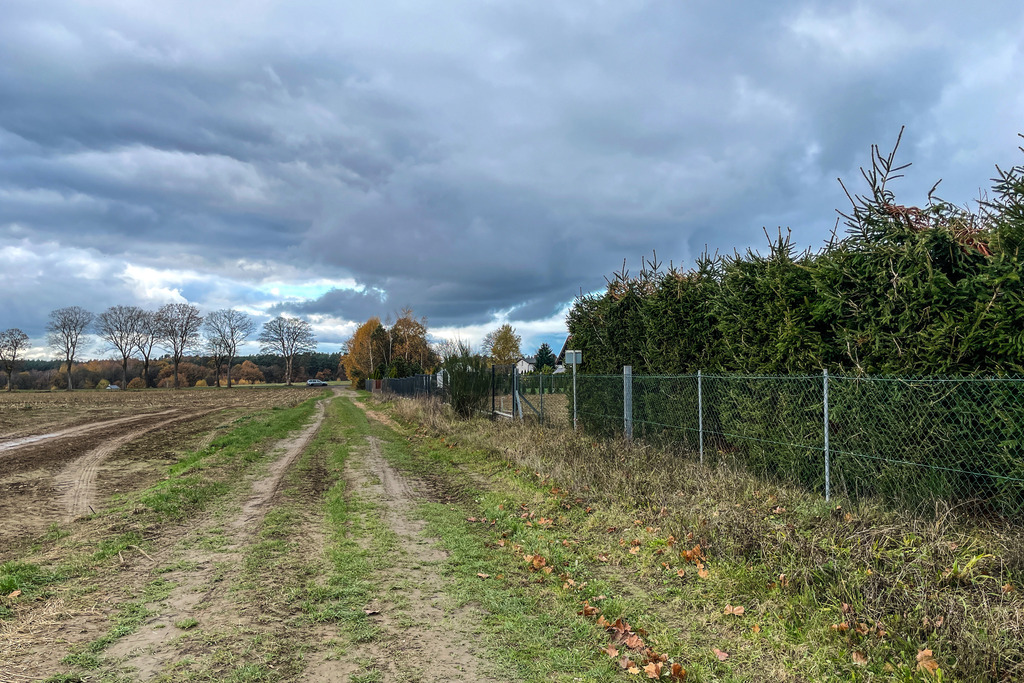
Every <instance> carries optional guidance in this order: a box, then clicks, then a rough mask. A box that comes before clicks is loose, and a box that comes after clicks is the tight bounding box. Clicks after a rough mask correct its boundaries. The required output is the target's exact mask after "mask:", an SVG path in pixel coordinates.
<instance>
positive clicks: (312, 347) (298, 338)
mask: <svg viewBox="0 0 1024 683" xmlns="http://www.w3.org/2000/svg"><path fill="white" fill-rule="evenodd" d="M258 339H259V342H260V344H261V347H260V351H262V352H263V353H276V354H280V355H281V356H282V357H284V381H285V384H291V383H292V361H293V360H294V359H295V356H296V355H297V354H300V353H310V352H312V351H316V337H315V336H313V327H312V325H310V324H309V323H308V322H307V321H305V320H303V319H301V318H289V317H286V316H278V317H276V318H274V319H273V320H271V321H269V322H266V323H264V324H263V331H262V332H260V336H259V337H258Z"/></svg>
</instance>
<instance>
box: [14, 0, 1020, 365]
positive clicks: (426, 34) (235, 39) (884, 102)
mask: <svg viewBox="0 0 1024 683" xmlns="http://www.w3.org/2000/svg"><path fill="white" fill-rule="evenodd" d="M1022 43H1024V4H1021V3H1020V2H1019V0H1008V1H1002V0H990V1H988V2H984V3H974V4H968V3H963V2H961V1H959V0H957V1H947V0H928V2H923V1H918V0H906V1H904V2H900V3H892V2H886V1H883V0H863V1H859V2H849V3H835V2H796V1H789V0H778V1H775V2H764V0H736V1H734V2H728V3H725V2H709V1H700V0H693V1H689V2H681V1H679V0H666V1H649V2H648V1H644V0H589V1H580V0H560V1H559V2H550V1H548V2H533V1H516V2H511V1H505V2H498V1H495V0H445V1H444V2H440V1H437V0H435V1H426V0H424V1H419V2H417V1H413V0H402V1H397V0H392V1H386V0H373V1H372V2H364V1H362V0H348V1H346V2H327V1H324V2H306V1H299V0H291V1H289V2H278V1H275V0H246V1H245V2H242V1H223V0H202V1H201V2H200V1H197V0H175V1H174V2H163V1H160V0H149V1H147V2H127V1H125V0H92V1H90V2H88V3H82V2H69V1H55V0H5V2H4V9H3V20H2V21H0V329H6V328H8V327H19V328H21V329H23V330H24V331H25V332H27V333H28V334H29V335H30V337H32V339H33V345H34V347H33V349H32V352H31V354H30V355H32V356H33V357H42V358H45V357H52V356H54V354H53V353H52V352H51V351H49V350H47V349H46V348H45V340H44V335H45V325H46V320H47V316H48V314H49V312H50V311H52V310H53V309H56V308H59V307H63V306H72V305H78V306H83V307H85V308H87V309H89V310H92V311H95V312H97V313H98V312H101V311H102V310H104V309H105V308H106V307H108V306H113V305H118V304H132V305H138V306H143V307H145V308H150V309H155V308H157V307H159V306H160V305H162V304H164V303H169V302H189V303H193V304H195V305H197V306H198V307H199V308H200V309H201V310H202V311H204V312H206V311H211V310H215V309H220V308H229V307H233V308H236V309H239V310H242V311H245V312H247V313H250V314H251V315H253V316H254V317H255V318H256V320H257V321H258V322H263V321H266V320H268V319H270V318H271V317H273V316H276V315H291V316H300V317H303V318H305V319H307V320H309V321H310V322H311V323H312V324H313V327H314V330H315V333H316V335H317V338H318V339H319V341H320V349H321V350H324V351H335V350H338V349H339V348H340V347H341V346H342V344H343V343H344V341H345V339H346V338H348V337H349V336H351V334H352V332H353V331H354V330H355V328H356V327H357V326H358V325H359V324H360V323H362V322H363V321H365V320H366V319H367V318H369V317H370V316H373V315H377V316H380V317H381V318H382V319H384V318H386V317H387V316H388V315H389V314H390V315H391V317H392V318H393V317H395V312H396V311H400V310H401V309H402V308H405V307H411V308H412V309H413V310H414V311H415V313H416V314H417V315H419V316H426V317H427V319H428V324H429V327H430V329H431V334H432V335H433V336H434V337H435V338H454V337H458V338H460V339H462V340H465V341H469V342H471V343H474V344H478V343H479V341H480V340H481V339H482V337H483V335H484V334H485V333H486V332H488V331H490V330H492V329H494V328H496V327H497V326H498V325H500V324H502V323H504V322H509V323H510V324H512V325H513V326H514V327H515V328H516V330H517V332H518V333H519V334H520V335H521V336H522V337H523V345H522V347H523V351H524V353H532V352H533V351H534V350H535V349H536V347H537V345H539V344H540V343H541V342H547V343H549V344H550V345H551V346H552V347H555V348H556V350H557V348H558V347H559V346H561V343H562V341H563V340H564V338H565V322H564V321H565V314H566V312H567V310H568V307H569V306H571V304H572V301H573V299H574V297H577V296H578V295H579V294H580V293H581V292H584V293H585V292H590V291H595V290H600V289H601V288H602V287H603V286H604V284H605V277H606V276H609V275H610V274H611V273H612V272H613V271H616V270H618V269H620V268H621V267H622V265H623V259H625V260H626V265H627V267H629V268H630V269H632V270H634V271H635V270H637V269H638V268H639V267H640V265H641V263H642V261H641V259H642V258H644V257H650V256H651V255H652V254H653V253H655V252H656V253H657V256H658V258H659V259H660V260H663V261H665V262H669V261H671V262H672V263H674V264H675V265H681V266H684V267H686V266H688V265H691V264H692V263H693V260H694V258H695V257H696V256H697V255H699V254H700V253H701V252H702V251H704V250H705V249H709V250H710V251H712V252H714V251H719V252H723V253H732V252H733V250H739V251H741V252H742V251H745V250H746V249H747V248H755V249H758V248H763V247H764V245H765V244H766V238H765V234H764V229H765V228H767V229H768V231H769V232H773V231H776V230H777V229H778V228H779V227H782V228H788V229H791V230H792V233H793V239H794V240H795V241H796V242H797V243H798V244H799V245H801V246H806V247H814V248H817V247H819V246H820V245H821V244H822V243H823V242H824V241H825V240H826V239H827V238H828V236H829V234H830V233H831V232H832V230H833V229H834V227H835V224H836V210H837V209H842V208H844V206H846V205H847V200H846V198H845V195H844V194H843V190H842V188H841V187H840V185H839V182H838V181H837V179H838V178H842V179H843V180H844V181H845V182H846V183H847V186H848V187H850V188H851V189H852V190H859V189H862V185H863V181H862V180H860V174H859V171H858V169H859V168H860V167H861V166H863V165H865V164H868V163H870V147H871V145H872V144H879V145H880V146H881V147H882V148H883V149H889V148H891V146H892V145H893V143H894V142H895V140H896V137H897V135H898V134H899V131H900V128H901V127H903V126H905V127H906V132H905V133H904V136H903V142H902V145H901V147H900V154H899V157H898V158H899V159H900V160H901V161H904V162H912V163H913V166H912V167H911V168H910V169H908V171H907V177H906V178H905V179H904V180H902V181H900V183H899V184H898V185H896V187H895V189H896V192H897V201H899V202H900V203H903V204H921V203H923V202H924V200H925V196H926V193H927V190H928V189H929V188H930V187H931V186H932V185H933V184H934V182H935V181H936V180H938V179H940V178H941V179H942V180H943V182H942V184H941V185H940V186H939V194H940V195H941V196H942V197H943V198H945V199H947V200H950V201H954V202H956V203H959V204H964V203H968V202H970V201H972V200H974V199H976V198H977V197H978V196H979V191H980V190H982V189H987V188H988V187H990V178H992V177H993V176H994V174H995V166H996V165H997V164H998V165H1000V166H1002V167H1008V166H1014V165H1019V164H1021V163H1024V155H1022V154H1021V152H1020V151H1019V149H1018V144H1020V143H1021V140H1020V139H1019V138H1018V136H1017V135H1018V133H1020V132H1022V131H1024V117H1022V115H1024V89H1022V88H1021V87H1020V85H1021V84H1022V83H1024V52H1022ZM249 350H251V351H255V346H254V345H252V346H250V349H249ZM103 354H104V350H103V348H102V347H101V346H100V345H98V344H97V345H96V346H94V347H92V348H91V349H90V350H89V351H88V352H87V355H89V356H92V357H101V356H103Z"/></svg>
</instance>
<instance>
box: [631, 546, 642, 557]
mask: <svg viewBox="0 0 1024 683" xmlns="http://www.w3.org/2000/svg"><path fill="white" fill-rule="evenodd" d="M629 554H630V555H639V554H640V548H637V547H636V546H633V547H632V548H630V549H629Z"/></svg>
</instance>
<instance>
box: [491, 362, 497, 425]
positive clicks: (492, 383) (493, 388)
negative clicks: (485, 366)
mask: <svg viewBox="0 0 1024 683" xmlns="http://www.w3.org/2000/svg"><path fill="white" fill-rule="evenodd" d="M495 391H496V389H495V386H494V363H491V419H492V420H496V419H498V416H497V415H495V414H494V392H495Z"/></svg>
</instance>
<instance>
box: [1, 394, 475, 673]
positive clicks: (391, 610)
mask: <svg viewBox="0 0 1024 683" xmlns="http://www.w3.org/2000/svg"><path fill="white" fill-rule="evenodd" d="M239 393H242V392H239ZM336 393H341V394H342V395H348V396H351V394H349V393H348V392H337V391H336ZM308 396H309V393H308V392H301V394H300V395H297V396H296V399H295V400H299V399H301V398H307V397H308ZM275 398H277V399H278V400H280V398H281V397H280V395H279V396H277V397H275ZM356 403H357V405H358V404H359V403H360V402H356ZM324 404H325V402H321V403H320V404H318V407H317V412H316V415H315V417H314V418H313V419H312V420H311V421H310V423H309V424H308V425H307V426H306V427H304V428H303V429H301V430H299V431H298V432H297V433H295V434H294V435H293V436H291V437H289V438H287V439H284V440H282V441H281V442H279V443H278V444H277V445H276V446H275V447H274V449H273V451H272V453H274V454H275V455H274V457H273V458H272V460H271V462H270V464H269V465H268V466H267V467H266V468H265V469H264V470H263V471H262V472H261V473H258V474H254V475H252V479H251V481H250V484H249V486H248V487H246V489H245V491H246V493H244V494H243V495H241V496H239V497H238V498H236V499H235V500H234V503H233V504H232V503H231V502H230V501H227V502H226V503H225V505H223V506H219V507H218V509H217V510H215V511H212V512H209V513H207V514H204V515H203V516H201V517H199V518H196V519H193V520H190V522H189V523H188V524H186V525H169V526H167V527H165V528H160V529H158V530H156V531H154V532H153V533H152V534H150V533H147V543H148V545H147V546H146V548H147V549H146V551H143V550H142V549H141V548H137V547H135V546H131V547H130V550H126V551H124V555H123V556H121V557H120V565H119V566H118V567H117V569H116V570H115V571H113V572H108V573H105V574H103V575H100V576H96V577H94V578H91V579H90V585H89V586H87V587H85V586H82V587H79V588H78V589H76V590H80V591H83V592H81V593H74V592H73V593H71V594H67V593H61V594H59V595H54V596H52V597H50V598H48V599H46V600H42V601H36V602H32V603H25V604H23V605H19V607H18V613H17V618H16V619H15V620H13V621H12V620H8V621H2V620H0V681H6V680H11V681H22V680H38V679H40V678H43V677H46V676H48V675H52V674H54V673H57V672H59V671H63V670H66V667H64V666H62V665H61V664H60V662H61V659H62V658H63V657H64V656H65V655H66V654H67V653H68V652H69V651H70V650H71V649H72V648H73V647H74V646H75V645H76V644H82V643H87V642H90V641H94V640H95V639H96V638H98V637H100V636H102V635H103V634H105V633H107V632H109V629H110V628H111V625H112V623H113V622H112V619H114V618H116V616H117V614H118V613H119V612H121V611H122V610H123V609H124V607H125V602H126V600H132V599H136V598H137V596H139V595H142V594H143V591H144V590H145V588H146V586H147V585H150V584H152V583H153V582H154V581H161V582H166V583H164V584H163V585H166V586H168V588H169V593H168V594H167V595H166V597H163V598H160V599H156V600H154V601H153V602H150V603H147V604H145V605H143V606H142V607H143V608H144V609H145V610H146V611H147V612H148V613H149V616H148V617H146V619H145V621H144V623H143V624H142V626H141V627H139V628H138V629H137V630H135V631H134V633H131V634H129V635H126V636H124V637H122V638H119V639H118V640H116V641H115V642H114V643H113V644H112V645H110V646H109V647H108V648H107V649H106V650H105V651H104V652H103V654H102V660H103V662H104V664H103V667H104V669H105V670H106V671H107V672H108V673H110V674H112V675H114V677H115V678H117V679H118V680H122V679H123V680H151V679H155V678H160V679H161V680H165V679H171V680H178V679H179V678H181V677H185V678H189V680H191V679H192V678H191V677H192V676H195V677H196V679H198V680H216V679H217V676H218V675H220V674H219V673H218V672H225V671H228V669H226V668H224V667H225V666H226V665H225V664H224V663H223V661H222V659H223V658H227V657H230V656H235V657H238V658H244V660H249V661H251V660H252V653H251V651H250V649H251V648H253V647H259V644H260V643H264V642H277V643H279V644H280V643H282V642H289V643H291V644H292V645H291V646H290V649H291V651H294V652H297V653H299V654H298V656H297V659H295V660H294V661H283V662H278V661H277V660H273V657H272V656H271V655H267V657H268V659H267V661H273V662H274V666H278V667H280V668H281V669H282V671H284V670H287V671H289V672H290V673H285V674H284V677H285V679H286V680H304V681H344V680H348V678H349V677H351V675H353V674H355V673H356V672H357V671H359V670H360V666H365V662H366V661H367V660H372V661H373V662H374V667H375V668H376V669H377V670H378V671H379V672H381V674H382V676H383V678H382V679H381V680H383V681H386V682H388V683H390V682H392V681H407V680H419V681H493V680H495V679H493V678H489V677H488V676H487V675H486V671H485V668H484V664H483V660H482V659H481V658H480V656H479V655H478V652H477V647H475V646H474V644H473V643H474V642H475V640H476V639H477V634H476V633H475V627H476V624H478V623H479V622H480V615H479V614H478V613H477V610H476V609H475V608H474V607H472V606H468V607H461V608H455V607H452V606H451V605H449V604H447V599H446V598H445V597H444V579H443V578H442V576H441V573H440V570H441V566H442V564H443V563H444V561H445V559H446V554H445V553H444V551H443V550H441V549H440V548H439V547H438V546H437V544H436V541H435V539H432V538H430V537H429V536H427V535H426V533H425V523H424V522H423V521H422V520H420V519H417V517H416V509H417V506H418V505H419V504H420V503H421V502H423V501H424V500H427V499H430V498H433V497H434V495H435V494H434V493H433V492H432V489H431V487H430V486H429V485H428V484H427V483H425V482H419V481H416V480H413V479H409V478H407V477H404V476H402V475H401V474H400V473H398V472H397V471H395V470H394V469H393V468H391V467H390V466H389V465H388V463H387V462H386V461H385V459H384V457H383V455H382V452H381V444H380V442H379V441H378V440H377V439H375V438H373V437H370V438H367V439H366V440H365V441H364V440H361V441H360V442H358V443H354V444H351V446H352V449H351V456H350V457H349V459H348V461H347V466H346V471H345V473H344V476H345V477H346V479H347V480H348V485H349V488H348V490H349V491H351V492H352V495H357V496H360V497H363V498H365V499H366V500H368V501H370V502H372V503H373V504H374V505H375V506H376V509H378V510H380V511H382V514H383V521H384V522H385V523H386V524H387V526H388V527H389V529H390V531H391V532H393V533H394V534H395V535H396V536H397V538H398V539H399V544H398V545H399V548H400V550H399V551H398V552H396V553H395V554H394V556H393V557H389V558H388V560H389V566H388V567H387V568H386V569H385V570H383V571H382V572H381V574H380V576H379V581H380V582H381V585H382V586H384V587H385V588H384V589H382V590H381V591H380V592H379V594H380V595H382V596H396V597H395V598H394V600H395V601H394V602H392V601H391V600H389V599H387V597H385V598H383V599H382V601H380V602H375V603H373V604H371V605H367V606H366V609H368V610H370V611H371V612H376V614H373V615H372V617H371V618H372V619H373V620H374V621H375V622H376V623H377V625H378V627H379V628H380V629H381V635H380V637H379V638H376V639H375V640H374V641H373V642H370V643H355V644H352V645H351V647H349V648H348V651H347V652H346V653H345V654H344V655H343V656H341V657H339V656H338V653H337V651H336V650H335V649H334V645H335V643H336V642H337V641H338V640H345V638H344V634H343V633H342V631H340V630H339V629H340V628H343V627H339V626H336V625H320V624H310V623H308V622H307V621H304V620H303V619H301V612H300V611H298V610H299V608H298V606H297V605H296V604H295V603H294V602H289V599H288V597H287V594H288V591H289V590H290V589H292V588H293V586H291V585H289V584H288V583H287V581H288V580H289V578H288V576H287V575H286V576H282V577H276V576H273V575H259V576H254V575H252V573H251V570H250V569H248V568H247V562H248V560H249V558H250V556H251V554H252V553H253V552H254V550H255V549H256V548H257V547H258V546H259V545H260V544H262V543H266V542H267V539H265V538H264V537H263V536H262V535H257V533H256V532H257V530H259V529H260V528H261V525H262V523H263V519H264V517H265V516H266V515H267V514H268V512H270V511H272V510H275V509H276V507H277V506H278V505H280V504H281V503H282V502H283V500H285V499H284V498H282V497H283V496H285V495H287V496H288V497H289V498H288V500H289V505H288V509H289V510H292V511H295V512H294V514H297V515H298V517H299V518H298V519H297V520H296V521H295V522H294V526H293V527H291V528H292V529H293V536H292V537H291V538H289V539H288V540H287V542H288V543H289V544H291V545H292V546H293V548H294V550H292V551H291V552H293V553H294V554H295V555H296V557H299V558H307V559H306V560H304V561H308V562H312V563H317V562H323V561H324V558H325V537H326V530H325V528H324V520H323V513H322V507H321V506H322V496H323V494H324V492H325V490H326V487H327V486H328V485H329V478H328V476H327V468H326V462H325V460H324V458H325V457H326V456H324V455H323V454H322V453H321V452H319V451H317V452H316V454H315V455H314V456H312V457H311V458H307V460H306V461H305V463H306V464H304V465H303V468H304V469H303V470H302V476H301V477H299V476H297V475H298V472H296V463H297V462H298V461H299V460H300V458H301V457H302V456H303V454H304V453H306V452H307V451H308V446H309V444H310V443H311V441H312V439H313V438H314V437H315V435H316V433H317V430H318V429H319V428H320V425H321V424H322V422H323V419H324ZM203 407H204V408H206V409H205V410H196V409H195V408H196V406H193V407H192V408H193V410H192V411H190V412H187V411H184V410H178V411H172V412H168V411H171V409H166V410H158V411H151V412H150V413H147V414H144V415H136V416H132V417H131V419H123V418H128V417H129V416H119V417H109V419H108V420H106V422H105V424H104V425H103V428H102V429H100V428H99V427H98V426H97V427H93V428H92V429H89V430H82V431H77V432H75V433H74V436H73V437H71V436H67V435H64V436H61V437H54V438H51V439H48V440H40V441H37V442H34V443H25V444H24V445H22V446H19V447H16V448H11V449H9V450H8V451H5V452H0V460H2V465H3V469H2V470H0V472H2V475H0V534H2V535H3V537H4V538H5V539H9V538H15V539H21V541H20V545H19V543H13V544H11V545H8V546H7V547H5V548H0V562H2V561H4V555H8V556H9V557H12V558H13V557H20V555H19V554H18V551H19V549H22V550H23V549H24V548H25V547H26V545H27V542H28V541H29V540H30V539H32V538H37V537H38V536H39V534H41V533H42V532H44V531H45V530H46V528H47V525H48V524H50V523H52V522H54V521H57V522H60V521H61V520H67V519H69V518H74V517H77V516H78V515H80V514H82V513H87V512H88V510H89V508H90V506H91V507H92V508H99V507H101V506H102V505H103V504H104V502H105V501H106V500H108V499H109V497H110V496H111V495H114V494H116V493H117V492H118V491H122V490H129V489H132V490H134V489H136V488H138V487H140V486H145V485H148V484H149V483H152V481H154V480H155V478H157V477H159V476H160V473H161V472H164V471H165V467H166V465H167V464H168V463H169V462H173V461H175V460H176V459H177V458H178V457H180V453H181V451H182V450H184V449H194V448H197V447H201V446H202V444H203V443H209V441H210V440H212V439H213V438H214V437H215V435H216V434H217V433H218V431H220V430H221V429H222V428H224V427H226V426H227V424H228V423H229V422H230V416H232V415H234V414H235V413H234V412H233V411H232V410H230V409H227V410H226V409H225V408H223V407H221V408H220V409H213V408H209V406H203ZM381 421H382V422H384V420H381ZM76 426H77V425H76ZM42 428H43V429H46V430H47V431H46V432H45V433H50V432H56V431H59V430H60V429H66V428H67V426H66V425H56V428H55V425H52V424H50V425H44V426H43V427H42ZM41 433H42V432H41ZM22 436H32V434H24V433H23V434H22ZM19 438H20V437H19ZM292 473H294V474H295V476H292ZM285 481H289V482H290V485H289V487H288V488H287V489H285V488H284V487H283V486H282V484H283V482H285ZM97 519H99V520H101V519H102V518H97ZM99 523H100V522H99V521H97V520H93V519H90V520H80V519H79V520H78V521H76V523H75V524H73V525H71V527H70V529H71V532H72V534H73V537H74V538H76V539H79V537H81V538H80V540H81V542H83V543H93V542H95V541H96V539H95V538H90V534H93V535H96V534H103V533H109V532H110V531H111V530H109V529H100V528H99V527H98V526H96V525H97V524H99ZM368 542H372V540H369V541H368ZM46 552H53V553H56V552H59V551H57V550H53V551H46ZM57 559H59V558H57V557H50V558H49V560H57ZM32 561H35V562H41V563H43V564H46V562H47V561H48V558H47V557H46V556H36V557H34V558H33V559H32ZM253 582H256V583H257V584H258V586H259V588H258V589H257V590H253V589H252V585H253ZM246 586H249V588H245V587H246ZM193 624H195V625H196V626H195V630H192V625H193ZM284 650H289V648H284ZM231 653H233V655H232V654H231ZM181 667H184V668H181ZM203 667H206V668H205V669H204V668H203ZM218 667H220V668H218ZM289 667H290V668H289Z"/></svg>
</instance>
